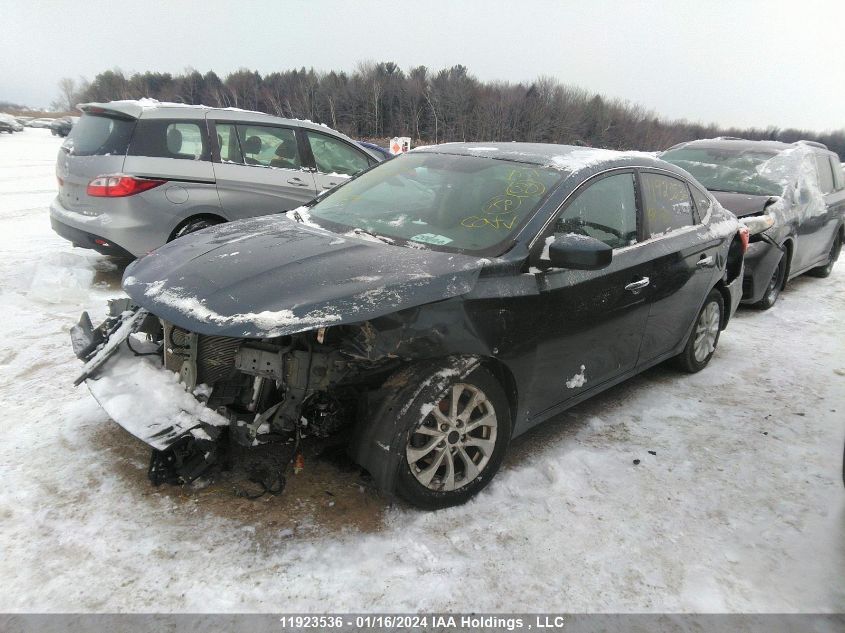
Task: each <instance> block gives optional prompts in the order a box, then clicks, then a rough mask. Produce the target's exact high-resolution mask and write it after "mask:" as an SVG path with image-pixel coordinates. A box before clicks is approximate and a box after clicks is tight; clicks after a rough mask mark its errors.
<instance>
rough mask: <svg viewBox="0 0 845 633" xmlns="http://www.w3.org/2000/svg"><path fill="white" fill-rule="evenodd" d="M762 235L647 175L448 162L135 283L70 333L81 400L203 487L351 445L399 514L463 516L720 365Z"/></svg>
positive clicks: (386, 179) (148, 267)
mask: <svg viewBox="0 0 845 633" xmlns="http://www.w3.org/2000/svg"><path fill="white" fill-rule="evenodd" d="M746 245H747V233H746V231H745V229H744V227H740V225H739V224H738V222H737V220H736V218H735V217H734V216H733V215H732V214H731V213H729V212H727V211H725V210H724V209H723V208H722V207H721V206H720V205H719V203H718V202H717V201H716V200H715V199H713V198H712V197H711V196H710V195H709V194H708V193H707V192H706V191H704V190H703V189H702V188H701V186H700V185H699V184H698V183H697V182H696V181H695V180H694V179H692V178H691V177H690V176H689V174H687V173H686V172H684V171H683V170H681V169H679V168H677V167H674V166H672V165H669V164H667V163H665V162H663V161H661V160H658V159H655V158H654V157H652V156H650V155H646V154H637V153H620V152H610V151H604V150H592V149H584V148H575V147H569V146H560V145H535V144H518V143H507V144H447V145H440V146H433V147H429V148H423V149H419V150H415V151H413V152H410V153H408V154H406V155H402V156H399V157H397V158H396V159H394V160H392V161H388V162H386V163H383V164H381V165H379V166H377V167H375V168H373V169H371V170H369V171H367V172H365V173H363V174H362V175H360V176H358V177H356V178H354V179H352V180H350V181H349V182H348V183H346V184H344V185H343V186H341V187H338V188H337V189H336V190H334V191H332V192H331V193H329V194H328V195H325V196H323V197H320V198H318V199H317V200H316V201H315V202H313V203H311V204H310V205H308V206H307V207H302V208H300V209H296V210H294V211H290V212H288V213H287V214H286V215H273V216H266V217H261V218H252V219H249V220H244V221H240V222H233V223H230V224H224V225H220V226H216V227H212V228H210V229H207V230H203V231H199V232H197V233H193V234H191V235H188V236H186V237H184V238H182V239H179V240H177V241H175V242H173V243H171V244H168V245H166V246H164V247H162V248H160V249H158V250H157V251H154V252H153V253H152V254H150V255H148V256H147V257H144V258H142V259H140V260H138V261H136V262H135V263H133V264H132V265H131V266H130V267H129V268H128V269H127V270H126V274H125V277H124V280H123V286H124V289H125V290H126V292H127V293H128V295H129V299H128V300H123V301H118V302H115V303H114V304H113V305H112V316H110V317H109V318H108V319H107V320H106V321H105V322H104V323H103V324H102V325H101V326H99V327H98V328H96V329H95V328H93V327H92V326H91V321H90V319H89V318H88V316H87V314H84V315H83V318H82V319H81V320H80V323H79V325H78V326H76V327H75V328H74V330H73V332H72V339H73V343H74V348H75V351H76V353H77V355H78V356H79V357H80V358H81V359H83V360H84V361H86V366H85V370H84V372H83V374H82V375H81V376H80V379H79V382H82V381H83V380H84V381H86V382H87V384H88V386H89V388H90V390H91V392H92V393H93V394H94V396H95V397H96V398H97V399H98V401H99V402H100V403H101V405H102V406H103V407H104V408H105V409H106V411H107V412H109V414H110V415H111V416H112V417H113V418H114V420H115V421H117V422H118V423H119V424H121V425H122V426H124V428H126V429H127V430H128V431H129V432H131V433H132V434H133V435H135V436H137V437H138V438H140V439H142V440H143V441H145V442H146V443H148V444H149V445H151V446H152V447H153V449H154V453H153V454H154V459H153V467H152V468H151V476H152V477H153V478H154V480H155V481H162V480H165V481H182V482H185V481H190V480H192V479H194V478H196V477H198V476H199V475H201V474H202V473H204V472H206V470H207V469H208V468H209V467H211V466H212V464H213V463H214V461H215V459H216V456H217V455H218V451H219V448H220V447H221V446H222V445H224V444H225V443H227V442H228V443H236V444H239V445H244V446H256V445H259V444H265V443H268V442H280V448H279V450H284V447H285V446H286V445H289V444H296V443H298V441H299V440H300V439H301V438H304V437H308V436H311V437H314V436H316V437H326V436H335V437H338V436H339V437H344V438H346V439H345V441H346V442H347V446H348V452H349V454H350V455H351V457H352V458H353V459H354V460H355V461H356V462H357V463H358V464H360V465H361V466H362V467H364V468H365V469H367V470H368V471H369V473H370V474H371V475H372V476H373V479H374V481H375V482H376V483H377V484H378V486H379V487H380V488H381V489H382V490H384V491H385V492H387V493H388V494H393V493H396V494H398V495H399V496H400V497H402V498H404V499H405V500H407V501H409V502H410V503H412V504H415V505H418V506H421V507H425V508H441V507H446V506H450V505H455V504H459V503H463V502H465V501H466V500H468V499H469V498H471V497H472V496H473V495H474V494H476V493H477V492H478V491H479V490H481V489H482V488H483V487H484V486H486V485H487V483H489V481H490V480H491V478H492V477H493V475H494V474H495V473H496V471H497V469H498V468H499V466H500V464H501V463H502V459H503V457H504V454H505V451H506V450H507V447H508V443H509V441H510V439H511V438H512V437H514V436H515V435H519V434H520V433H523V432H524V431H526V430H527V429H529V428H531V427H532V426H534V425H536V424H538V423H540V422H542V421H544V420H546V419H548V418H550V417H551V416H554V415H555V414H557V413H560V412H561V411H563V410H564V409H566V408H568V407H571V406H573V405H574V404H576V403H578V402H580V401H582V400H584V399H586V398H589V397H590V396H592V395H595V394H597V393H599V392H601V391H603V390H605V389H607V388H608V387H610V386H612V385H614V384H616V383H619V382H620V381H622V380H624V379H626V378H628V377H630V376H633V375H634V374H636V373H638V372H640V371H643V370H644V369H646V368H648V367H651V366H653V365H655V364H657V363H660V362H662V361H664V360H668V359H674V362H675V363H676V364H677V365H678V366H679V367H680V368H682V369H684V370H686V371H689V372H695V371H699V370H701V369H703V368H704V367H705V366H706V365H707V364H708V362H709V361H710V359H711V357H712V355H713V353H714V350H715V348H716V345H717V343H718V339H719V334H720V332H721V330H723V329H724V328H725V327H726V325H727V323H728V320H729V318H730V316H731V315H732V314H733V311H734V310H735V309H736V306H737V304H738V303H739V300H740V298H741V283H742V266H743V253H744V250H745V247H746Z"/></svg>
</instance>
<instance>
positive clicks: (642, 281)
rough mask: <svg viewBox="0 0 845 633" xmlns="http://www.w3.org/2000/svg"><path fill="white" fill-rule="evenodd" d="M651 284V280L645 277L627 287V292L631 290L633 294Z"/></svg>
mask: <svg viewBox="0 0 845 633" xmlns="http://www.w3.org/2000/svg"><path fill="white" fill-rule="evenodd" d="M650 283H651V280H650V279H649V278H648V277H643V278H642V279H640V280H639V281H632V282H631V283H629V284H628V285H627V286H625V290H630V291H631V292H639V291H640V290H642V289H643V288H645V287H646V286H647V285H649V284H650Z"/></svg>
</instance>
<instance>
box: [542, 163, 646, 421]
mask: <svg viewBox="0 0 845 633" xmlns="http://www.w3.org/2000/svg"><path fill="white" fill-rule="evenodd" d="M637 217H638V213H637V203H636V189H635V175H634V173H633V171H631V170H625V171H621V172H619V171H616V172H611V173H610V174H609V175H605V176H601V177H598V178H594V179H592V180H589V181H587V183H585V184H582V185H581V188H580V189H579V191H577V192H576V194H574V196H573V198H572V199H571V200H570V202H568V203H567V204H566V206H565V207H564V208H563V209H562V210H561V211H560V213H559V214H558V217H557V218H556V219H555V221H554V224H553V225H552V229H551V231H552V233H550V234H548V235H544V236H542V237H543V238H544V239H548V238H549V237H552V236H553V235H554V234H567V233H576V234H580V235H588V236H590V237H594V238H596V239H598V240H600V241H602V242H604V243H606V244H608V245H609V246H612V247H613V249H614V251H613V261H612V262H611V264H610V266H608V267H607V268H605V269H602V270H594V271H582V270H565V269H550V270H547V271H545V272H542V273H538V274H537V275H538V285H539V287H540V288H541V293H540V297H539V302H538V306H537V314H538V319H539V320H540V321H541V322H542V325H541V326H540V325H538V327H542V334H541V335H540V336H539V337H538V338H539V339H540V342H539V344H538V350H537V363H536V366H535V380H534V385H533V388H532V390H533V392H534V393H533V394H532V395H533V397H532V401H536V402H537V403H538V404H539V405H540V406H539V407H538V409H539V412H543V411H547V410H549V409H550V408H553V407H554V406H555V405H558V404H560V403H562V402H564V401H566V400H569V399H571V398H574V397H576V396H578V395H579V394H581V393H582V392H584V391H587V390H589V389H592V388H594V387H596V386H598V385H600V384H602V383H604V382H607V381H608V380H610V379H612V378H614V377H616V376H619V375H620V374H623V373H625V372H626V371H629V370H632V369H633V368H634V366H635V365H636V363H637V356H638V353H639V349H640V343H641V341H642V337H643V331H644V330H645V325H646V319H647V317H648V304H647V297H648V272H649V270H650V267H651V262H650V256H651V255H650V253H649V252H648V251H647V250H646V249H642V248H638V247H637V246H636V242H637Z"/></svg>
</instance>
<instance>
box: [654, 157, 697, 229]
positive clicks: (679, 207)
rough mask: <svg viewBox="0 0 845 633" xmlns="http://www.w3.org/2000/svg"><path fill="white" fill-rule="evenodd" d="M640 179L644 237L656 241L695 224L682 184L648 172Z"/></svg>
mask: <svg viewBox="0 0 845 633" xmlns="http://www.w3.org/2000/svg"><path fill="white" fill-rule="evenodd" d="M640 177H641V182H642V187H643V210H644V212H645V213H644V218H645V234H646V236H647V237H649V238H651V237H656V236H658V235H662V234H664V233H668V232H669V231H673V230H676V229H681V228H683V227H685V226H690V225H692V224H694V223H695V222H694V221H693V217H692V200H691V199H690V194H689V189H687V185H686V183H685V182H683V181H681V180H678V179H677V178H672V177H671V176H663V175H661V174H652V173H648V172H645V173H642V174H641V176H640Z"/></svg>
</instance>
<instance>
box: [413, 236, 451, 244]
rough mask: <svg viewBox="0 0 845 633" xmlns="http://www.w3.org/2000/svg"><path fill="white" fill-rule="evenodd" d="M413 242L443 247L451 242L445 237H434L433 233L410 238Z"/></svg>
mask: <svg viewBox="0 0 845 633" xmlns="http://www.w3.org/2000/svg"><path fill="white" fill-rule="evenodd" d="M411 239H412V240H414V241H415V242H424V243H426V244H434V245H436V246H443V245H445V244H448V243H449V242H451V241H452V240H451V238H448V237H446V236H445V235H435V234H434V233H420V234H419V235H414V237H412V238H411Z"/></svg>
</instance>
